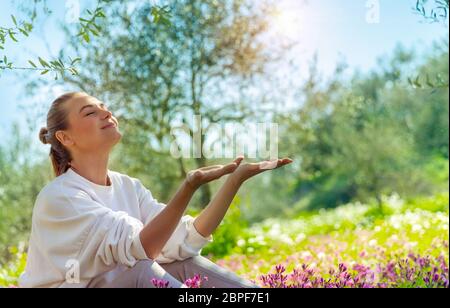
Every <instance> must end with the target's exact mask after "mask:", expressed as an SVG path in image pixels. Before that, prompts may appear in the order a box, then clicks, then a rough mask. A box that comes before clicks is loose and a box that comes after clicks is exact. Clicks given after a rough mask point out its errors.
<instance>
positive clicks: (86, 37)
mask: <svg viewBox="0 0 450 308" xmlns="http://www.w3.org/2000/svg"><path fill="white" fill-rule="evenodd" d="M83 39H84V41H85V42H86V43H89V42H90V41H91V37H90V36H89V34H87V33H84V34H83Z"/></svg>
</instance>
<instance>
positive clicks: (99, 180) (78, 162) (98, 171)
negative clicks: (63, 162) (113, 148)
mask: <svg viewBox="0 0 450 308" xmlns="http://www.w3.org/2000/svg"><path fill="white" fill-rule="evenodd" d="M108 159H109V155H108V154H103V155H102V154H99V153H95V154H83V155H78V156H77V157H76V159H74V160H72V162H71V163H70V166H71V167H72V169H73V170H74V171H75V172H76V173H78V174H79V175H81V176H82V177H84V178H86V179H87V180H89V181H91V182H92V183H95V184H98V185H103V186H108V185H110V183H109V181H108V180H109V179H108Z"/></svg>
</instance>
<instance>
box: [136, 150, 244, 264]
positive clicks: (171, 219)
mask: <svg viewBox="0 0 450 308" xmlns="http://www.w3.org/2000/svg"><path fill="white" fill-rule="evenodd" d="M241 161H242V158H238V159H236V160H235V161H234V162H232V163H231V164H228V165H226V166H222V165H220V166H212V167H206V168H201V169H198V170H194V171H192V172H189V174H188V175H187V178H186V180H185V181H184V182H183V184H182V185H181V186H180V188H179V189H178V191H177V193H176V194H175V195H174V197H173V198H172V199H171V200H170V201H169V203H167V206H165V208H164V209H163V210H162V211H161V212H160V213H159V214H158V215H157V216H156V217H155V218H154V219H153V220H152V221H151V223H149V224H147V225H146V226H145V227H144V228H143V229H142V231H141V233H140V235H139V236H140V240H141V243H142V246H143V248H144V250H145V253H146V255H147V257H148V258H150V259H155V258H156V257H157V256H158V255H159V254H160V253H161V251H162V249H163V248H164V246H165V244H166V243H167V241H168V240H169V239H170V237H171V235H172V234H173V232H174V231H175V229H176V227H177V225H178V223H179V222H180V220H181V218H182V217H183V214H184V211H185V210H186V207H187V205H188V204H189V201H190V200H191V199H192V196H193V195H194V193H195V191H196V190H197V189H198V188H199V187H200V186H201V185H203V184H206V183H209V182H211V181H213V180H216V179H218V178H220V177H222V176H224V175H225V174H229V173H232V172H234V171H235V170H236V168H237V167H238V166H239V164H240V162H241Z"/></svg>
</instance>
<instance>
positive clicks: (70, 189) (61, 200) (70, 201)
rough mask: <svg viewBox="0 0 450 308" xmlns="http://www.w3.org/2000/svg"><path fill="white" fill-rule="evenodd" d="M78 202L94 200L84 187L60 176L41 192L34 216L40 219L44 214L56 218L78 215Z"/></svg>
mask: <svg viewBox="0 0 450 308" xmlns="http://www.w3.org/2000/svg"><path fill="white" fill-rule="evenodd" d="M76 200H86V201H89V200H92V198H91V197H90V195H89V194H88V193H87V192H86V190H84V189H83V187H82V186H80V185H78V184H77V183H75V182H73V181H69V180H68V179H67V177H66V176H65V175H64V174H63V175H60V176H59V177H57V178H55V179H53V180H52V181H51V182H50V183H48V184H47V185H46V186H45V187H44V188H43V189H42V190H41V191H40V192H39V194H38V196H37V198H36V202H35V206H34V210H33V213H34V216H37V217H39V216H41V215H43V214H44V213H45V214H50V215H51V216H56V217H65V216H71V215H76V214H78V210H77V209H76V208H75V207H74V204H75V202H74V201H76ZM77 203H79V202H77Z"/></svg>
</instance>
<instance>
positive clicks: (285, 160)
mask: <svg viewBox="0 0 450 308" xmlns="http://www.w3.org/2000/svg"><path fill="white" fill-rule="evenodd" d="M293 162H294V161H293V160H292V159H290V158H283V159H280V160H279V166H278V167H283V166H286V165H289V164H291V163H293Z"/></svg>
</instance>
